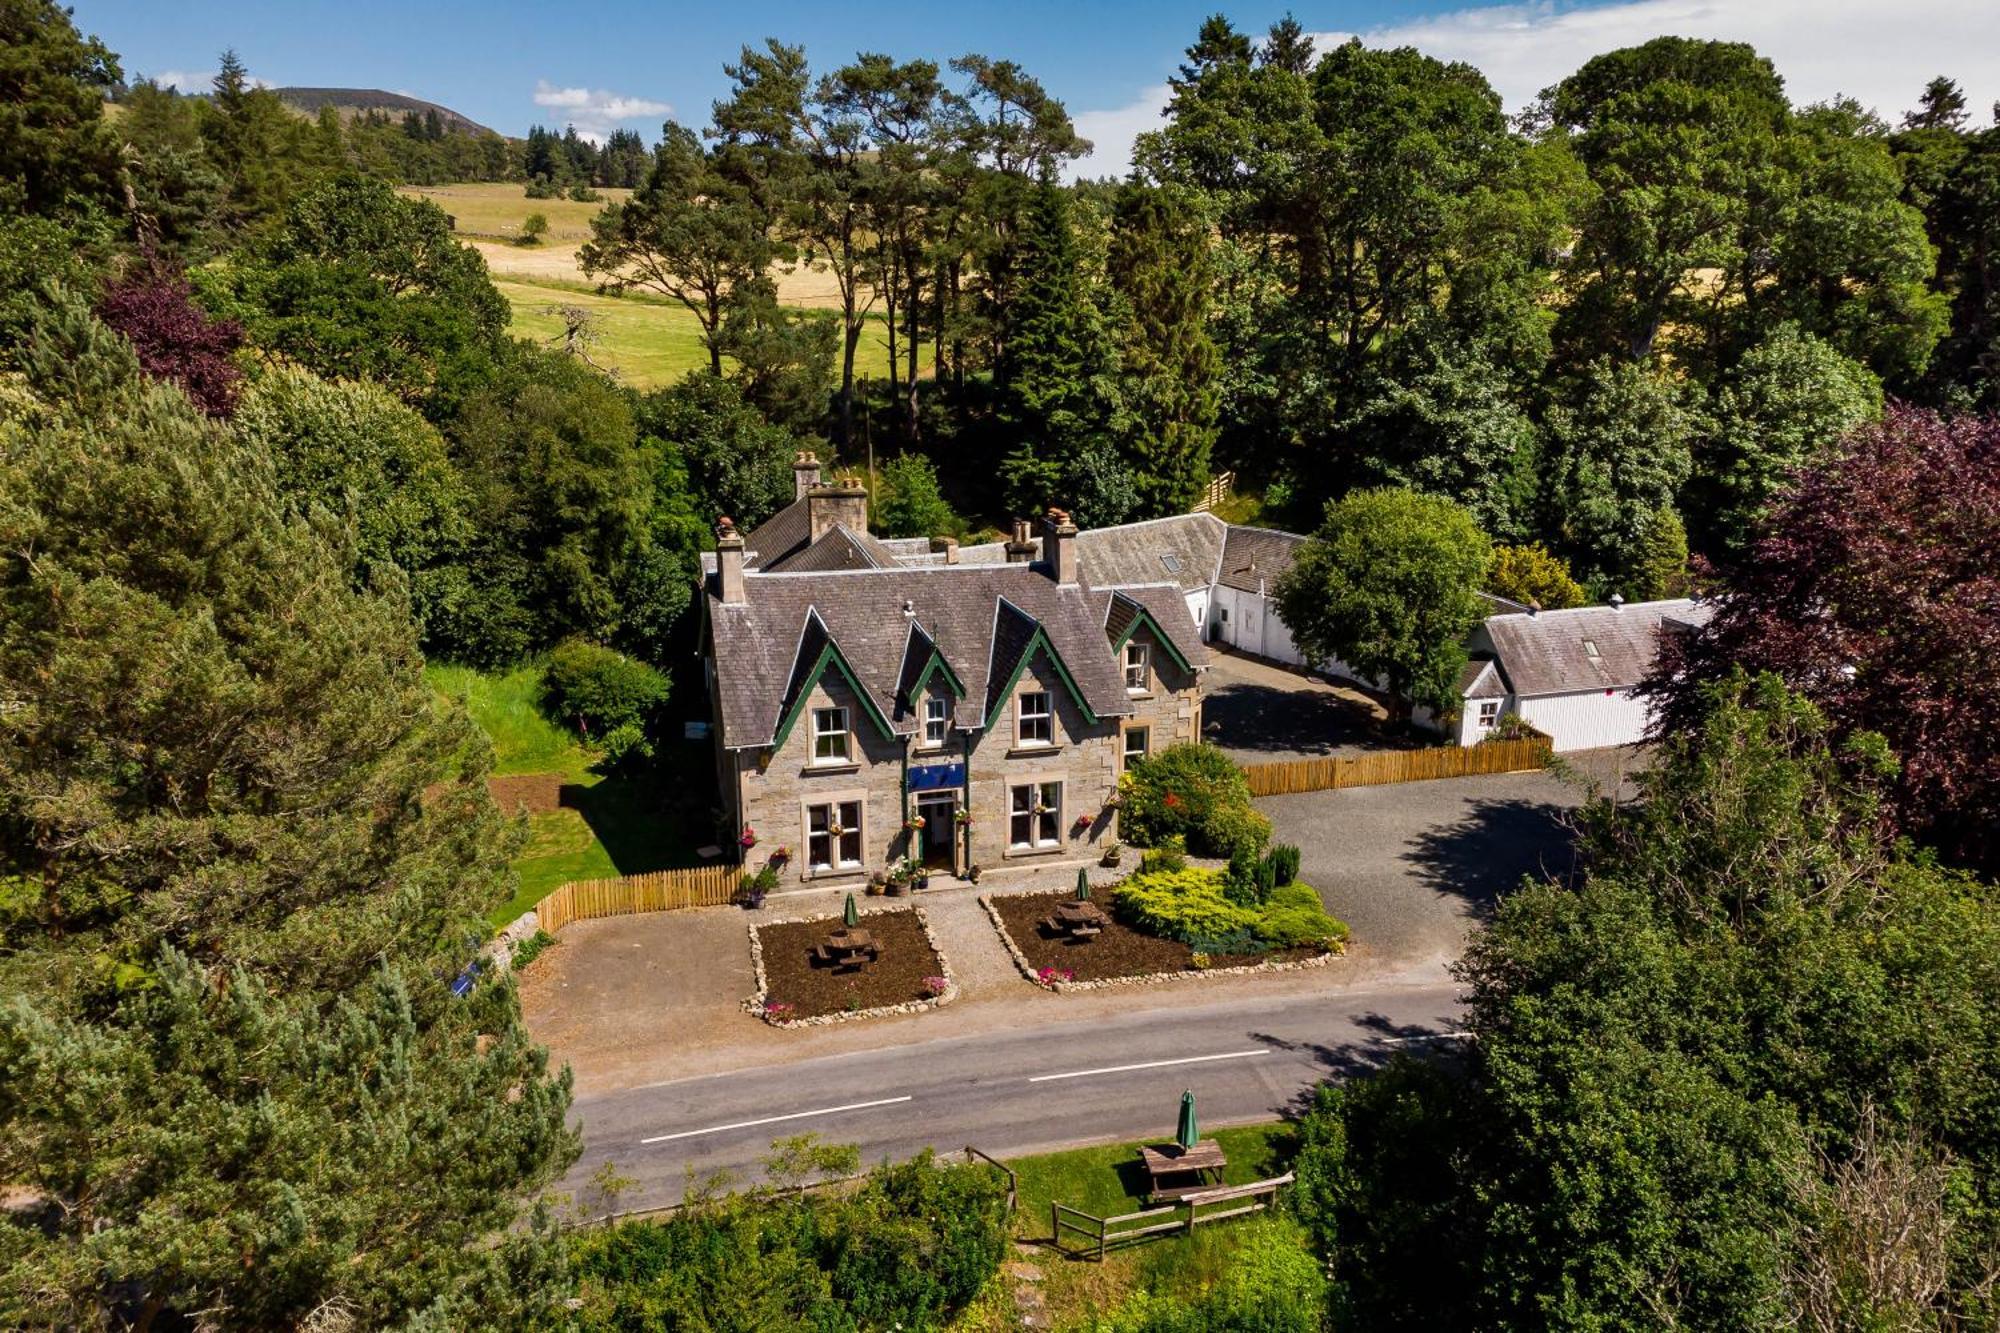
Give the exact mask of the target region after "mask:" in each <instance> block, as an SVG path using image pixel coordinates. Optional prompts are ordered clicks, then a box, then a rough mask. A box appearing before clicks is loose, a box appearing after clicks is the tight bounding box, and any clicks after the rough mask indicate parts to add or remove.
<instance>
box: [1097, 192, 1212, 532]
mask: <svg viewBox="0 0 2000 1333" xmlns="http://www.w3.org/2000/svg"><path fill="white" fill-rule="evenodd" d="M1208 247H1209V239H1208V226H1207V223H1206V220H1205V219H1204V218H1203V217H1202V214H1201V212H1200V210H1199V209H1198V208H1197V207H1196V206H1195V204H1194V202H1193V200H1192V199H1191V198H1189V197H1188V196H1187V195H1185V194H1182V193H1178V192H1172V191H1169V190H1165V189H1153V188H1147V187H1145V186H1139V185H1133V186H1128V187H1127V188H1126V190H1125V191H1124V193H1123V194H1122V195H1121V196H1120V198H1119V201H1118V211H1117V214H1116V217H1115V218H1114V220H1113V224H1112V231H1111V252H1110V257H1109V263H1108V269H1109V276H1110V279H1111V283H1112V286H1113V288H1114V290H1116V292H1117V293H1118V295H1119V296H1120V297H1121V298H1122V301H1121V305H1120V313H1121V314H1122V315H1123V316H1124V328H1123V329H1122V330H1121V337H1120V339H1119V352H1120V359H1121V361H1122V363H1123V367H1124V376H1123V382H1122V387H1123V393H1124V398H1125V401H1126V403H1127V404H1128V406H1129V407H1130V409H1131V423H1130V426H1131V429H1130V433H1129V434H1128V435H1127V437H1126V454H1127V457H1128V458H1129V459H1130V460H1131V463H1132V470H1133V474H1134V477H1133V479H1134V481H1135V483H1136V484H1137V486H1138V491H1139V507H1140V515H1139V516H1140V517H1144V518H1155V517H1159V516H1162V515H1165V514H1178V513H1182V512H1185V511H1186V510H1187V509H1188V508H1189V506H1191V505H1192V504H1193V503H1194V502H1195V500H1196V499H1197V498H1198V497H1199V496H1200V494H1201V489H1202V487H1203V485H1205V484H1206V483H1207V481H1208V456H1209V450H1210V449H1211V448H1212V447H1213V445H1214V443H1215V418H1216V408H1217V398H1218V394H1217V390H1216V373H1217V356H1216V351H1215V341H1214V339H1212V338H1211V337H1210V336H1209V333H1208V309H1209V292H1210V290H1211V287H1212V285H1213V283H1214V273H1213V271H1212V269H1211V266H1210V264H1209V261H1208Z"/></svg>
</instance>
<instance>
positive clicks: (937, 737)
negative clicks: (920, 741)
mask: <svg viewBox="0 0 2000 1333" xmlns="http://www.w3.org/2000/svg"><path fill="white" fill-rule="evenodd" d="M950 730H951V701H950V700H948V699H946V698H944V697H943V696H942V695H936V694H933V695H931V696H930V697H929V698H928V699H925V700H924V744H925V745H927V746H942V745H943V744H944V742H945V737H946V735H947V734H948V733H949V732H950Z"/></svg>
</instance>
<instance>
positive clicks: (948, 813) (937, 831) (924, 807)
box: [917, 791, 958, 870]
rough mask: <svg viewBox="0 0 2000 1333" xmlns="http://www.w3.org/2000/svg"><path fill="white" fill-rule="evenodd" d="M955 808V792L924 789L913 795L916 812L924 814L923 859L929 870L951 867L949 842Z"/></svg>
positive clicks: (954, 831) (955, 828)
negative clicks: (914, 796) (920, 792)
mask: <svg viewBox="0 0 2000 1333" xmlns="http://www.w3.org/2000/svg"><path fill="white" fill-rule="evenodd" d="M956 809H958V793H957V792H955V791H927V792H924V793H923V794H921V795H919V796H918V797H917V813H918V814H920V815H922V816H923V817H924V833H923V859H924V864H925V865H926V866H928V867H929V868H930V869H932V870H951V869H954V868H955V867H954V864H953V858H952V843H953V841H954V840H955V838H956V836H957V833H958V825H957V824H955V823H954V822H953V821H952V812H953V811H955V810H956Z"/></svg>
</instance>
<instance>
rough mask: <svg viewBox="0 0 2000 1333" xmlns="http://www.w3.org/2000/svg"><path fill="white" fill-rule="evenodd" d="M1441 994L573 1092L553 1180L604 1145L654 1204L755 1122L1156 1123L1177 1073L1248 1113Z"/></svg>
mask: <svg viewBox="0 0 2000 1333" xmlns="http://www.w3.org/2000/svg"><path fill="white" fill-rule="evenodd" d="M1457 1012H1458V999H1457V992H1456V988H1454V987H1451V986H1440V985H1423V986H1406V987H1396V988H1385V989H1380V990H1373V991H1344V992H1329V993H1328V994H1326V995H1323V996H1320V995H1314V996H1305V997H1302V996H1297V995H1292V996H1286V997H1277V996H1270V997H1253V998H1250V999H1239V1000H1232V1001H1228V1002H1222V1003H1217V1004H1213V1005H1207V1006H1197V1007H1190V1008H1186V1009H1176V1010H1173V1011H1171V1012H1166V1013H1135V1014H1130V1015H1121V1016H1118V1017H1114V1018H1111V1019H1092V1020H1088V1021H1083V1022H1077V1021H1068V1022H1063V1023H1055V1024H1049V1025H1045V1026H1038V1027H1036V1028H1034V1029H1033V1030H1031V1031H1020V1030H1015V1031H1006V1032H999V1033H983V1034H976V1035H971V1036H964V1037H954V1038H948V1039H943V1040H937V1041H930V1042H922V1043H918V1044H915V1045H909V1046H899V1047H894V1048H891V1049H886V1050H863V1051H855V1052H851V1053H848V1054H844V1055H835V1056H828V1057H825V1058H822V1059H817V1060H810V1061H805V1062H802V1063H798V1064H789V1065H785V1066H782V1067H776V1068H762V1069H749V1070H742V1071H739V1072H735V1073H729V1074H718V1075H714V1076H711V1077H707V1078H691V1079H679V1080H676V1081H674V1082H671V1083H663V1084H657V1085H654V1086H652V1087H642V1088H632V1089H629V1090H626V1091H621V1092H615V1093H607V1094H604V1095H602V1096H597V1097H589V1098H583V1099H579V1100H578V1102H577V1104H576V1116H577V1118H578V1119H579V1120H580V1121H581V1123H582V1126H583V1131H584V1136H585V1145H586V1146H585V1149H584V1153H583V1157H582V1159H581V1160H580V1161H579V1162H578V1163H577V1164H576V1166H575V1167H574V1168H573V1169H572V1171H571V1173H570V1178H569V1186H570V1188H571V1189H574V1190H581V1189H582V1188H583V1185H584V1182H585V1181H586V1180H587V1179H588V1178H589V1176H590V1175H591V1174H592V1173H593V1172H595V1171H596V1170H597V1169H598V1168H599V1167H600V1166H602V1165H603V1164H604V1163H605V1162H607V1161H609V1162H611V1163H613V1164H614V1166H615V1167H616V1169H617V1171H618V1173H619V1174H621V1175H623V1176H627V1177H630V1178H632V1179H633V1180H634V1181H635V1182H636V1183H635V1184H634V1185H633V1186H632V1187H631V1188H630V1189H629V1190H628V1191H627V1192H625V1193H624V1194H622V1195H621V1196H620V1198H619V1200H618V1205H617V1206H618V1207H619V1208H620V1209H644V1208H653V1207H659V1206H662V1205H665V1204H669V1203H673V1202H675V1201H676V1200H678V1199H679V1198H680V1196H681V1193H682V1190H683V1188H684V1187H685V1185H686V1182H687V1179H688V1172H689V1171H690V1170H692V1171H694V1172H696V1173H698V1174H700V1175H703V1176H706V1175H708V1174H709V1173H712V1172H716V1171H730V1172H734V1173H736V1174H737V1175H738V1176H739V1178H746V1177H749V1176H753V1175H754V1174H755V1168H756V1163H757V1160H758V1159H759V1158H760V1157H762V1156H763V1155H764V1154H765V1153H766V1152H768V1150H769V1145H770V1143H771V1140H772V1139H774V1138H779V1137H782V1136H786V1135H791V1134H801V1133H805V1132H808V1131H813V1132H817V1133H819V1134H820V1135H821V1136H822V1137H823V1138H824V1139H826V1140H827V1141H829V1142H836V1143H858V1144H859V1145H860V1146H861V1148H862V1157H863V1161H864V1162H875V1161H879V1160H881V1159H883V1158H885V1157H888V1158H903V1157H908V1156H910V1155H912V1154H914V1153H916V1152H917V1151H919V1150H920V1149H922V1148H924V1147H925V1146H931V1147H936V1148H938V1149H940V1150H941V1151H951V1150H956V1149H959V1148H962V1147H964V1146H965V1145H966V1144H968V1143H970V1144H974V1145H976V1146H977V1147H979V1148H981V1149H982V1150H984V1151H986V1152H990V1153H993V1154H996V1155H1008V1154H1019V1153H1024V1152H1037V1151H1047V1150H1050V1149H1054V1148H1060V1147H1065V1146H1069V1145H1072V1144H1080V1143H1088V1142H1104V1141H1115V1140H1118V1139H1130V1138H1140V1137H1143V1136H1145V1135H1148V1134H1162V1135H1164V1134H1167V1133H1170V1132H1171V1130H1172V1126H1173V1117H1174V1113H1175V1109H1176V1105H1177V1100H1178V1098H1179V1095H1180V1092H1181V1089H1183V1088H1192V1089H1194V1092H1195V1096H1196V1098H1197V1100H1198V1102H1199V1106H1200V1112H1201V1117H1202V1121H1203V1123H1204V1124H1210V1125H1226V1124H1231V1123H1241V1122H1247V1121H1255V1120H1265V1119H1269V1118H1271V1117H1272V1116H1274V1115H1279V1114H1283V1113H1284V1112H1286V1111H1288V1110H1291V1109H1294V1108H1295V1107H1297V1106H1298V1105H1299V1104H1300V1101H1301V1099H1302V1097H1304V1096H1305V1095H1306V1094H1307V1093H1308V1092H1309V1090H1310V1089H1311V1088H1312V1087H1313V1086H1314V1085H1316V1084H1318V1083H1320V1082H1322V1081H1324V1080H1326V1079H1328V1078H1336V1077H1339V1076H1341V1075H1343V1074H1346V1073H1351V1072H1354V1071H1357V1070H1361V1069H1366V1068H1370V1067H1372V1066H1373V1065H1375V1064H1377V1063H1379V1062H1380V1061H1381V1060H1382V1059H1384V1058H1386V1056H1387V1055H1388V1054H1389V1053H1391V1052H1392V1051H1394V1050H1395V1049H1397V1048H1398V1047H1399V1046H1403V1045H1407V1044H1412V1043H1425V1042H1430V1041H1435V1040H1439V1039H1440V1038H1439V1037H1438V1034H1440V1033H1445V1032H1449V1031H1451V1030H1452V1028H1453V1026H1454V1019H1455V1015H1456V1014H1457Z"/></svg>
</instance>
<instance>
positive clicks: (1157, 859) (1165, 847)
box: [1139, 833, 1187, 874]
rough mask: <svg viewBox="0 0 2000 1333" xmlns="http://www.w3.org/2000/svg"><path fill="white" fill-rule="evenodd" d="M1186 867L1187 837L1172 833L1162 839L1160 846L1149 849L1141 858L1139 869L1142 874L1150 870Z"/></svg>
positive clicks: (1184, 868) (1183, 868) (1182, 868)
mask: <svg viewBox="0 0 2000 1333" xmlns="http://www.w3.org/2000/svg"><path fill="white" fill-rule="evenodd" d="M1186 869H1187V839H1186V838H1183V837H1182V836H1181V835H1180V834H1178V833H1172V834H1169V835H1167V836H1166V837H1164V838H1162V839H1160V845H1159V846H1157V847H1152V848H1149V849H1147V852H1146V854H1145V855H1144V856H1142V857H1140V858H1139V871H1140V873H1141V874H1144V873H1145V872H1146V871H1149V870H1186Z"/></svg>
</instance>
